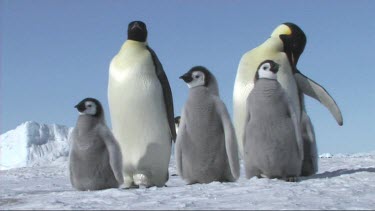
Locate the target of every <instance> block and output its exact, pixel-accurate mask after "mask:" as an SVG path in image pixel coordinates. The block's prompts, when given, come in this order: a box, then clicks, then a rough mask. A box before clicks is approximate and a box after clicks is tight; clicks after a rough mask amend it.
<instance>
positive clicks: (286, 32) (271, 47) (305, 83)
mask: <svg viewBox="0 0 375 211" xmlns="http://www.w3.org/2000/svg"><path fill="white" fill-rule="evenodd" d="M305 45H306V36H305V34H304V32H303V31H302V30H301V29H300V28H299V27H298V26H297V25H295V24H293V23H284V24H281V25H280V26H278V27H277V28H276V29H275V30H274V31H273V32H272V34H271V36H270V38H269V39H267V40H266V41H265V42H264V43H262V44H261V45H260V46H258V47H256V48H254V49H252V50H251V51H249V52H247V53H245V54H244V55H243V56H242V58H241V61H240V63H239V66H238V70H237V76H236V80H235V84H234V91H233V119H234V127H235V129H236V134H237V137H242V136H243V132H244V131H243V128H244V121H245V110H246V108H245V107H246V98H247V96H248V95H249V93H250V92H251V90H252V89H253V87H254V77H255V73H256V71H257V69H256V68H257V66H258V65H259V64H260V63H261V62H262V61H264V60H267V59H269V60H273V61H275V62H276V63H278V64H279V65H280V69H279V71H278V73H277V75H278V77H277V80H278V81H279V82H280V84H281V86H282V87H283V88H284V89H285V91H286V93H287V95H288V96H289V98H290V99H291V101H292V105H293V107H294V108H295V110H296V114H297V116H298V118H299V120H300V123H301V126H302V127H301V130H302V136H303V139H304V150H305V153H304V154H305V156H304V157H305V160H304V163H303V168H302V175H304V176H307V175H311V174H314V173H315V172H316V171H317V150H316V142H315V134H314V130H313V126H312V123H311V121H310V118H309V116H308V115H307V113H306V109H305V105H304V98H303V94H306V95H308V96H310V97H313V98H315V99H316V100H318V101H319V102H321V103H322V104H323V105H324V106H325V107H327V108H328V109H329V111H330V112H331V113H332V115H333V116H334V117H335V119H336V121H337V122H338V124H339V125H342V124H343V119H342V115H341V111H340V109H339V108H338V106H337V104H336V102H335V101H334V100H333V98H332V97H331V96H330V95H329V94H328V92H327V91H326V90H325V89H324V88H323V87H322V86H320V85H319V84H317V83H316V82H314V81H312V80H311V79H309V78H307V77H306V76H304V75H303V74H301V73H300V72H299V71H298V69H297V67H296V65H297V62H298V59H299V57H300V55H301V54H302V52H303V50H304V48H305ZM238 140H239V149H240V150H239V151H240V153H241V155H242V152H243V150H242V147H243V144H242V142H241V141H242V140H241V139H238Z"/></svg>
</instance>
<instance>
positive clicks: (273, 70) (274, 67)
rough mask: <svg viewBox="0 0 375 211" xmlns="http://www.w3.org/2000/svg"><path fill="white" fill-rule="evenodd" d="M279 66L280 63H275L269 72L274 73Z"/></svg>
mask: <svg viewBox="0 0 375 211" xmlns="http://www.w3.org/2000/svg"><path fill="white" fill-rule="evenodd" d="M279 67H280V65H279V64H277V63H275V64H274V66H273V67H272V68H271V72H273V73H275V74H276V73H277V71H278V70H279Z"/></svg>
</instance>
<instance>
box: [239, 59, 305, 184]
mask: <svg viewBox="0 0 375 211" xmlns="http://www.w3.org/2000/svg"><path fill="white" fill-rule="evenodd" d="M278 68H279V65H278V64H277V63H275V62H274V61H272V60H266V61H264V62H262V63H261V64H260V65H259V67H258V72H257V74H256V78H258V79H257V80H256V82H255V85H254V88H253V90H252V91H251V92H250V94H249V96H248V98H247V106H246V109H247V116H246V121H245V129H244V131H245V133H244V137H242V138H243V143H244V146H243V148H244V162H245V170H246V177H247V178H248V179H250V178H251V177H254V176H257V177H261V176H265V177H268V178H280V179H284V180H287V181H295V178H296V177H298V176H299V175H300V173H301V166H302V160H303V140H302V136H301V130H300V125H299V122H298V118H297V116H296V114H295V110H294V108H293V107H292V103H291V102H290V101H289V99H288V97H287V95H286V93H285V92H284V90H283V88H282V87H281V85H280V83H279V82H278V81H277V76H276V73H277V71H278Z"/></svg>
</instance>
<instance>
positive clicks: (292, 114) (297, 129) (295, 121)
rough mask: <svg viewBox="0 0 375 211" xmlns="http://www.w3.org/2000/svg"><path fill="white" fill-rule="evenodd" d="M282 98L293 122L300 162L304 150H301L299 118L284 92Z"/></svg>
mask: <svg viewBox="0 0 375 211" xmlns="http://www.w3.org/2000/svg"><path fill="white" fill-rule="evenodd" d="M283 98H284V101H285V103H286V104H287V105H288V110H289V113H290V118H291V119H292V122H293V126H294V133H295V137H296V141H297V147H298V154H299V156H300V158H301V160H303V158H304V156H305V155H304V149H303V138H302V134H301V126H300V122H299V121H298V119H299V118H298V117H297V114H296V112H295V109H294V107H293V104H292V101H291V100H290V98H289V97H288V95H287V94H286V93H285V92H283Z"/></svg>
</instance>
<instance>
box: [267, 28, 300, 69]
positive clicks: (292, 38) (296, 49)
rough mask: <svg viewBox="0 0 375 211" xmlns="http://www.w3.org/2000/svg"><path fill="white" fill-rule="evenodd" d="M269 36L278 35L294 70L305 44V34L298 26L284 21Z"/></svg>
mask: <svg viewBox="0 0 375 211" xmlns="http://www.w3.org/2000/svg"><path fill="white" fill-rule="evenodd" d="M271 36H279V37H280V39H281V40H282V41H283V43H284V52H285V53H286V54H287V56H288V59H289V62H290V64H291V66H292V67H293V69H294V71H297V70H296V66H297V62H298V59H299V57H300V56H301V54H302V52H303V50H304V49H305V46H306V35H305V33H304V32H303V31H302V29H301V28H300V27H298V26H297V25H296V24H294V23H290V22H286V23H283V24H281V25H280V26H278V27H277V28H276V29H275V30H274V31H273V33H272V35H271Z"/></svg>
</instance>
